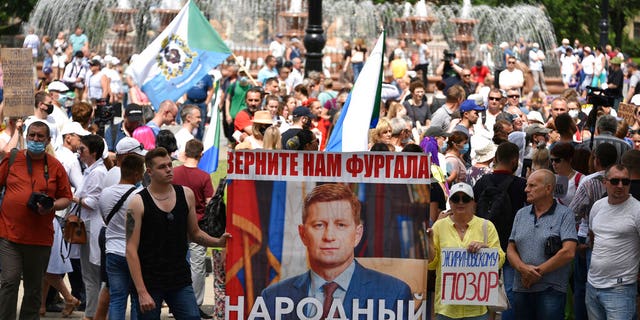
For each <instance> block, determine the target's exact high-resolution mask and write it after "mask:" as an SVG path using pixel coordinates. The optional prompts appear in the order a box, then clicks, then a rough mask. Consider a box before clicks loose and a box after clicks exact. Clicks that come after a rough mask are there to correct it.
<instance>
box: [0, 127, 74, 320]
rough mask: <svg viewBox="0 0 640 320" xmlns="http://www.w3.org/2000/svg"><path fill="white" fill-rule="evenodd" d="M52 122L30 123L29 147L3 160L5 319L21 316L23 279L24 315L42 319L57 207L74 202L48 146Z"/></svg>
mask: <svg viewBox="0 0 640 320" xmlns="http://www.w3.org/2000/svg"><path fill="white" fill-rule="evenodd" d="M50 142H51V138H50V136H49V126H48V125H47V124H46V123H44V122H42V121H35V122H33V123H31V125H30V126H29V127H28V129H27V149H26V150H20V151H18V152H17V153H16V154H15V157H14V161H13V163H12V164H11V165H9V162H10V161H11V160H10V158H11V156H7V157H5V159H4V160H3V161H2V163H0V185H1V186H3V187H5V188H6V189H5V190H6V191H5V195H4V199H3V201H2V206H1V207H0V265H2V272H0V319H15V318H16V306H17V305H18V289H19V286H20V279H21V276H22V280H23V281H24V285H23V286H24V296H23V299H22V306H21V308H20V319H38V318H39V315H38V311H39V309H40V302H41V294H42V276H43V275H44V272H45V270H46V268H47V264H48V261H49V254H50V252H51V245H52V243H53V224H52V222H53V215H54V214H55V210H62V209H64V208H66V207H67V206H69V204H70V199H71V197H72V196H73V195H72V194H71V187H70V185H69V180H68V178H67V173H66V172H65V169H64V167H63V166H62V164H60V162H59V161H58V160H57V159H56V158H55V157H54V156H52V155H49V154H47V153H46V152H45V148H46V146H47V145H48V144H49V143H50Z"/></svg>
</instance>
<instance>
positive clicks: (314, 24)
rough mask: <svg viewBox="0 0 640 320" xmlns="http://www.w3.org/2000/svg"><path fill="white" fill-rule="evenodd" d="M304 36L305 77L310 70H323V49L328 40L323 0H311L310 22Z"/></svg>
mask: <svg viewBox="0 0 640 320" xmlns="http://www.w3.org/2000/svg"><path fill="white" fill-rule="evenodd" d="M305 31H306V35H305V36H304V47H305V49H306V50H307V54H306V63H305V66H304V73H305V77H306V76H309V72H311V71H318V72H322V49H324V44H325V43H326V42H327V41H326V40H325V38H324V30H322V0H309V24H308V25H307V29H306V30H305Z"/></svg>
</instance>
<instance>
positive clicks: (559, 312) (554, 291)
mask: <svg viewBox="0 0 640 320" xmlns="http://www.w3.org/2000/svg"><path fill="white" fill-rule="evenodd" d="M555 185H556V178H555V175H554V174H553V172H551V171H549V170H547V169H540V170H536V171H534V172H533V173H532V174H531V175H530V176H529V179H527V187H526V188H525V189H524V191H525V192H526V193H527V202H529V203H531V205H529V206H526V207H524V208H522V209H520V210H518V213H517V214H516V217H515V219H514V221H513V227H512V229H511V236H510V237H509V245H508V247H507V257H508V258H509V263H510V264H511V266H513V268H514V269H515V270H516V273H515V278H514V283H513V291H514V305H513V309H514V312H515V318H516V319H548V320H554V319H558V320H560V319H564V306H565V301H566V294H567V284H568V282H569V281H568V280H569V272H570V271H571V269H570V268H571V261H572V260H573V257H574V254H575V251H576V243H577V235H576V228H575V220H574V218H573V212H571V209H569V208H567V207H565V206H563V205H561V204H559V203H558V202H557V201H556V200H555V199H554V198H553V190H554V188H555Z"/></svg>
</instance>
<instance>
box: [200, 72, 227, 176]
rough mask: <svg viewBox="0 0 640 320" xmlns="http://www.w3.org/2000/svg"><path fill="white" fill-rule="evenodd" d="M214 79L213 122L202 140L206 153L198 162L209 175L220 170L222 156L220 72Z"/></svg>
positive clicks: (201, 168)
mask: <svg viewBox="0 0 640 320" xmlns="http://www.w3.org/2000/svg"><path fill="white" fill-rule="evenodd" d="M215 73H216V74H215V75H214V78H216V80H215V82H214V84H213V87H214V92H215V96H214V97H213V99H212V103H211V121H210V122H209V125H208V126H207V129H206V131H205V133H204V136H203V138H202V144H203V146H204V149H203V150H204V153H202V158H200V161H199V162H198V168H200V170H203V171H205V172H207V173H209V174H212V173H214V172H216V170H218V157H219V154H220V119H221V118H222V117H221V116H220V109H219V105H220V103H221V101H220V99H219V98H220V92H219V91H220V78H222V75H220V72H215Z"/></svg>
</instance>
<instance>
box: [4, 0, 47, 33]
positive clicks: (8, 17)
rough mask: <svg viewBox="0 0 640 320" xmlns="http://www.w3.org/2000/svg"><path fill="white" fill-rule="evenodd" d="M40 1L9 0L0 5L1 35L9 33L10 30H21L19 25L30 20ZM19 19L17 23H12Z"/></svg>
mask: <svg viewBox="0 0 640 320" xmlns="http://www.w3.org/2000/svg"><path fill="white" fill-rule="evenodd" d="M37 2H38V0H7V1H6V2H4V1H3V2H2V3H0V31H1V32H0V33H3V34H4V33H7V30H8V29H14V30H19V25H20V23H22V22H23V21H27V20H28V19H29V14H31V10H33V8H34V7H35V5H36V3H37ZM13 19H18V20H17V21H12V20H13Z"/></svg>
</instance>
